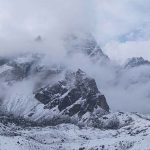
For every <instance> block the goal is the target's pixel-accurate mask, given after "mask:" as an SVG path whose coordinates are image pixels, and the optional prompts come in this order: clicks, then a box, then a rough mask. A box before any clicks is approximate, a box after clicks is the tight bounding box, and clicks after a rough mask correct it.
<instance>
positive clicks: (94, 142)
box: [0, 113, 150, 150]
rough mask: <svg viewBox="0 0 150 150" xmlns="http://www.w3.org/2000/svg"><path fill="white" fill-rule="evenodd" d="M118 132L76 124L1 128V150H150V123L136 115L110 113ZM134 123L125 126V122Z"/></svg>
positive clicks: (144, 117)
mask: <svg viewBox="0 0 150 150" xmlns="http://www.w3.org/2000/svg"><path fill="white" fill-rule="evenodd" d="M112 115H117V117H118V118H119V121H120V122H121V123H122V124H124V125H123V126H122V127H120V128H119V129H115V130H108V129H107V130H106V129H105V130H104V129H103V130H102V129H97V128H92V127H83V128H79V127H77V126H75V125H73V124H61V125H57V126H55V127H43V128H42V127H27V128H24V129H23V128H21V127H17V126H15V125H14V124H9V125H7V126H6V125H3V124H2V123H1V124H0V150H38V149H39V150H80V149H85V150H128V149H129V150H150V142H149V141H150V120H149V118H148V116H144V115H140V114H135V113H134V114H133V113H111V114H109V115H107V116H105V117H108V118H109V117H110V116H112ZM129 118H131V120H132V121H131V122H130V123H129V124H126V125H125V122H126V120H128V119H129Z"/></svg>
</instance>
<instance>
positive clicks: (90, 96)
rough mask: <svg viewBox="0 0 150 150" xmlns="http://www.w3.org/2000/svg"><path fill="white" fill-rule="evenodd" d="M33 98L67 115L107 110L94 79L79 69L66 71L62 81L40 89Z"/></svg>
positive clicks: (107, 107)
mask: <svg viewBox="0 0 150 150" xmlns="http://www.w3.org/2000/svg"><path fill="white" fill-rule="evenodd" d="M35 98H36V99H37V100H39V101H40V102H41V103H43V104H45V108H48V109H52V108H54V107H56V106H58V109H59V111H60V112H62V114H66V115H69V116H73V115H75V114H78V115H79V116H82V115H84V114H85V113H86V112H93V111H94V109H98V108H100V109H103V110H105V111H107V112H108V111H109V106H108V104H107V102H106V99H105V96H104V95H101V93H100V92H99V90H98V88H97V85H96V82H95V80H94V79H92V78H90V77H88V76H87V75H86V74H85V73H84V72H83V71H82V70H80V69H79V70H78V71H77V72H67V73H66V75H65V79H64V80H63V81H59V82H58V83H56V84H54V85H52V86H47V87H45V88H42V89H40V90H39V91H37V92H36V94H35Z"/></svg>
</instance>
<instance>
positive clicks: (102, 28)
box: [0, 0, 150, 62]
mask: <svg viewBox="0 0 150 150" xmlns="http://www.w3.org/2000/svg"><path fill="white" fill-rule="evenodd" d="M76 30H77V31H79V32H80V31H83V30H85V31H90V32H93V33H94V34H95V36H96V38H97V40H98V42H99V43H100V45H101V47H102V48H103V50H104V51H105V52H106V53H107V54H108V55H109V57H111V58H112V59H115V60H117V61H121V62H122V61H124V60H125V59H126V58H128V57H132V56H143V57H144V58H146V59H149V60H150V1H149V0H0V43H1V45H0V51H1V53H2V52H3V53H5V52H8V51H15V49H19V50H20V49H21V46H22V45H23V43H24V42H28V41H30V40H33V39H34V38H35V37H36V36H38V35H41V36H42V37H43V38H45V39H49V41H53V40H54V39H58V37H59V38H60V37H61V36H62V35H64V34H68V33H69V32H72V31H76ZM52 43H53V42H52ZM16 45H17V46H16ZM18 45H20V46H19V47H18ZM24 47H25V46H24ZM27 48H28V47H27ZM1 53H0V54H1Z"/></svg>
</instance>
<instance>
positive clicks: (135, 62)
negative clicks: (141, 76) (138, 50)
mask: <svg viewBox="0 0 150 150" xmlns="http://www.w3.org/2000/svg"><path fill="white" fill-rule="evenodd" d="M141 65H150V62H149V61H148V60H145V59H144V58H143V57H133V58H131V59H129V61H128V62H127V63H126V64H125V68H132V67H138V66H141Z"/></svg>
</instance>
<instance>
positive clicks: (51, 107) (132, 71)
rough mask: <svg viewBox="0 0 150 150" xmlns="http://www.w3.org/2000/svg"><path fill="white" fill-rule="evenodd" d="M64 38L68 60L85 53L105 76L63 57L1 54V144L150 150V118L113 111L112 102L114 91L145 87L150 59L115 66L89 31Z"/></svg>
mask: <svg viewBox="0 0 150 150" xmlns="http://www.w3.org/2000/svg"><path fill="white" fill-rule="evenodd" d="M65 41H66V42H68V43H69V44H68V45H67V46H65V48H66V49H67V54H66V57H65V59H67V58H68V57H69V58H72V56H73V55H75V56H76V54H77V53H81V54H83V55H84V56H85V57H86V58H87V60H88V61H90V63H89V65H90V67H91V66H93V68H92V69H93V70H94V71H95V72H96V73H99V72H100V73H101V74H105V76H104V77H103V76H101V74H98V75H100V76H98V75H97V74H96V73H95V74H93V76H91V75H92V74H91V72H90V71H89V72H88V73H90V75H88V73H87V72H85V71H84V70H81V69H80V68H78V69H76V67H70V68H69V67H68V66H69V64H67V65H66V62H65V61H64V63H61V64H59V63H49V64H46V63H45V57H46V56H45V55H44V54H39V53H34V54H33V53H27V54H21V55H17V56H15V57H9V58H4V57H0V82H1V84H0V91H2V92H0V149H2V150H3V149H6V150H9V149H10V143H11V149H19V150H20V149H31V150H34V149H35V150H37V149H41V150H47V149H52V150H53V149H54V150H55V149H62V150H67V149H68V150H84V149H85V150H86V149H87V150H99V149H100V150H110V149H112V150H113V149H114V150H116V149H118V150H126V149H134V150H138V149H144V150H146V149H147V150H148V148H149V147H150V145H149V143H148V140H149V139H150V136H149V132H150V117H149V116H146V115H141V114H138V113H127V112H126V113H123V112H112V110H111V103H110V106H109V103H108V102H109V101H110V100H111V98H112V99H113V98H114V97H113V96H114V95H113V94H114V93H115V92H117V94H116V95H115V98H116V97H117V99H116V101H117V100H118V99H119V100H118V101H120V100H121V99H123V100H124V99H125V98H126V97H125V96H126V95H127V94H129V96H130V95H132V94H131V93H130V91H131V89H132V93H133V94H134V92H135V91H134V89H136V91H137V92H138V93H140V92H141V91H144V92H145V90H143V89H141V87H144V86H145V84H148V83H149V79H150V74H149V72H150V65H149V64H150V62H149V61H147V60H144V59H143V58H141V57H140V58H132V59H129V60H128V62H127V63H126V64H125V65H123V66H119V65H115V64H113V63H112V61H111V60H110V59H109V58H108V56H107V55H105V54H104V53H103V51H102V50H101V48H100V47H99V45H98V44H97V42H96V41H95V39H94V38H93V36H91V35H88V36H80V38H77V37H76V36H69V38H67V39H65ZM77 61H78V58H77ZM46 62H47V61H46ZM55 62H57V60H56V61H55ZM108 62H109V63H108ZM91 64H92V65H91ZM86 65H87V66H88V64H86ZM81 68H82V66H81ZM92 69H90V70H92ZM85 70H87V71H88V69H86V67H85ZM95 77H96V78H95ZM148 85H149V84H148ZM148 88H149V86H147V89H148ZM121 90H122V91H123V92H124V91H125V92H126V93H127V94H126V95H121V94H122V93H123V92H122V91H121ZM112 93H113V94H112ZM144 94H145V93H144ZM144 94H143V95H144ZM119 96H120V97H119ZM144 96H145V97H148V96H149V95H144ZM118 97H119V98H118ZM120 98H121V99H120ZM128 98H129V97H128ZM131 98H132V97H131ZM113 100H114V99H113ZM129 100H130V99H129ZM126 101H127V102H128V99H127V100H126ZM113 102H114V101H113ZM143 103H144V102H143ZM136 104H137V103H136ZM115 105H116V106H119V105H118V104H117V103H115ZM128 105H129V104H128Z"/></svg>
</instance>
